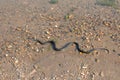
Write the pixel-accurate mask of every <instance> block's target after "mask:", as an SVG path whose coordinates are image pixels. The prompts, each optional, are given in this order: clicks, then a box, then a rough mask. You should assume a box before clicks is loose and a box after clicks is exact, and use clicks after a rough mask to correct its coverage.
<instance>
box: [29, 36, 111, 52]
mask: <svg viewBox="0 0 120 80" xmlns="http://www.w3.org/2000/svg"><path fill="white" fill-rule="evenodd" d="M28 39H30V40H32V41H35V42H37V43H39V44H41V45H45V44H51V47H52V49H53V50H55V51H61V50H63V49H64V48H67V47H68V46H69V45H72V44H74V45H75V48H76V50H77V51H78V52H79V53H85V54H89V53H92V52H93V51H95V50H105V51H107V52H108V53H109V50H108V49H106V48H93V49H90V50H87V51H85V50H82V49H81V48H80V46H79V43H77V42H68V43H66V44H65V45H63V46H62V47H61V48H57V47H56V43H55V41H53V40H50V41H46V42H42V41H40V40H39V39H35V38H28Z"/></svg>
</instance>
